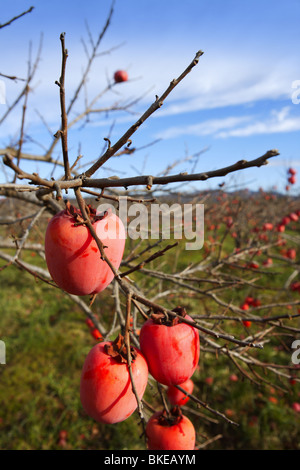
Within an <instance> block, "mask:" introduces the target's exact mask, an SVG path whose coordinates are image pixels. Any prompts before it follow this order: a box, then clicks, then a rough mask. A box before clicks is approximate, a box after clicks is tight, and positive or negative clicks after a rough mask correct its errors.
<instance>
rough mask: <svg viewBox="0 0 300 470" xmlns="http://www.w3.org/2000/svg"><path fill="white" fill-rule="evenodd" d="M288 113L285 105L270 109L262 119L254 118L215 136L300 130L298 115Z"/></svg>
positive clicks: (242, 135) (238, 135)
mask: <svg viewBox="0 0 300 470" xmlns="http://www.w3.org/2000/svg"><path fill="white" fill-rule="evenodd" d="M289 113H290V107H288V106H286V107H284V108H283V109H282V110H280V111H278V112H277V111H272V112H271V115H270V116H269V117H268V118H267V119H265V120H263V121H262V120H256V121H254V122H253V123H251V124H249V125H246V126H244V127H243V126H242V127H238V128H236V129H230V130H226V131H222V132H219V133H217V134H216V137H221V138H224V137H249V136H252V135H259V134H275V133H276V134H277V133H281V132H294V131H300V117H299V116H294V117H292V116H289Z"/></svg>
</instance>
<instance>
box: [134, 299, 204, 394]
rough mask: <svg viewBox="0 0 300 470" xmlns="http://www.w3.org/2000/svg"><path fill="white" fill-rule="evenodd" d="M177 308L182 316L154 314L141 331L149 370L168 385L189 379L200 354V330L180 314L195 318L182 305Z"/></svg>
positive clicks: (188, 318) (159, 380) (175, 310)
mask: <svg viewBox="0 0 300 470" xmlns="http://www.w3.org/2000/svg"><path fill="white" fill-rule="evenodd" d="M173 311H174V312H175V313H177V314H178V317H177V318H173V319H171V320H166V319H165V317H164V315H163V314H161V313H158V314H152V316H151V318H149V319H148V320H147V321H146V322H145V323H144V324H143V326H142V328H141V332H140V347H141V351H142V353H143V355H144V356H145V359H146V361H147V363H148V367H149V372H150V374H151V375H152V376H153V377H154V379H155V380H157V381H158V382H160V383H161V384H164V385H179V384H182V383H183V382H185V381H186V380H188V379H189V378H190V377H191V376H192V375H193V373H194V372H195V370H196V367H197V365H198V361H199V357H200V340H199V334H198V331H197V329H196V328H194V327H193V326H191V325H188V324H186V323H183V322H182V321H181V320H180V316H182V318H184V319H186V320H190V321H192V322H193V319H192V318H191V317H190V316H189V315H187V314H186V311H185V310H184V309H183V308H181V307H177V308H175V309H174V310H173Z"/></svg>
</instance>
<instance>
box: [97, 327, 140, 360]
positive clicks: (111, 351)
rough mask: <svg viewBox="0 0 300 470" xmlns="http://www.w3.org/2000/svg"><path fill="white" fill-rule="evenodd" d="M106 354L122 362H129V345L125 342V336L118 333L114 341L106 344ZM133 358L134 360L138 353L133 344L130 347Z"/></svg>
mask: <svg viewBox="0 0 300 470" xmlns="http://www.w3.org/2000/svg"><path fill="white" fill-rule="evenodd" d="M104 350H105V352H106V354H108V355H109V356H110V357H113V358H114V359H115V360H116V361H118V362H119V363H120V364H127V362H128V360H127V346H126V344H125V340H124V336H122V335H121V334H118V336H117V337H116V339H115V340H114V341H111V342H110V343H109V344H106V345H105V346H104ZM130 354H131V360H132V361H134V360H135V358H136V356H137V353H136V350H135V349H134V348H133V347H132V346H131V347H130Z"/></svg>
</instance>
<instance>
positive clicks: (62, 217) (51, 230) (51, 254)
mask: <svg viewBox="0 0 300 470" xmlns="http://www.w3.org/2000/svg"><path fill="white" fill-rule="evenodd" d="M90 211H91V215H90V218H91V221H92V223H93V226H94V229H95V231H96V233H97V235H98V237H99V238H100V240H101V241H102V242H103V244H104V245H105V246H106V247H107V248H105V254H106V256H107V257H108V259H109V260H110V262H111V263H112V264H113V266H114V267H115V268H118V267H119V266H120V263H121V261H122V257H123V252H124V246H125V229H124V226H123V223H122V221H121V220H120V219H119V218H118V216H117V215H115V214H113V213H111V214H107V213H106V214H103V215H99V214H97V213H96V211H95V210H92V209H90ZM81 221H82V218H81V213H80V211H79V210H78V209H76V208H75V207H73V206H71V205H70V204H69V205H68V206H67V207H66V209H65V210H63V211H61V212H59V213H58V214H56V215H55V216H54V217H53V218H52V219H51V220H50V222H49V224H48V227H47V231H46V237H45V256H46V262H47V266H48V269H49V272H50V274H51V277H52V279H53V280H54V281H55V282H56V284H57V285H58V286H59V287H60V288H61V289H63V290H65V291H66V292H69V293H70V294H76V295H91V294H96V293H98V292H101V291H103V290H104V289H105V288H106V287H107V286H108V285H109V284H110V283H111V281H112V280H113V277H114V274H113V272H112V270H111V269H110V267H109V265H108V264H107V263H106V261H103V260H102V259H101V255H100V251H99V248H98V246H97V243H96V241H95V239H94V238H93V237H92V235H91V233H90V231H89V229H88V228H87V227H86V226H85V225H83V224H82V223H81ZM78 224H79V225H78Z"/></svg>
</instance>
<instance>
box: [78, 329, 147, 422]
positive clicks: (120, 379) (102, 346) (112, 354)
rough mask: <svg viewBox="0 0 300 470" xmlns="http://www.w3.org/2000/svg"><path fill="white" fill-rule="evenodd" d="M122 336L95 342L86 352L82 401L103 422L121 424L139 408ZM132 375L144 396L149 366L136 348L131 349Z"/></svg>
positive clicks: (86, 409) (87, 410)
mask: <svg viewBox="0 0 300 470" xmlns="http://www.w3.org/2000/svg"><path fill="white" fill-rule="evenodd" d="M122 340H123V338H122V337H121V336H119V337H118V338H117V339H116V340H115V341H114V342H112V341H106V342H103V343H98V344H96V345H95V346H94V347H93V348H92V349H91V350H90V352H89V354H88V355H87V357H86V359H85V362H84V365H83V369H82V374H81V381H80V400H81V403H82V406H83V408H84V410H85V411H86V413H87V414H88V415H89V416H90V417H91V418H94V419H95V420H96V421H98V422H101V423H118V422H120V421H124V420H125V419H127V418H128V417H129V416H130V415H131V414H132V413H133V412H134V410H135V409H136V407H137V401H136V397H135V395H134V393H133V391H132V385H131V380H130V375H129V370H128V365H127V361H126V348H125V347H123V349H122V351H123V353H124V354H125V356H122V355H121V354H120V353H119V350H121V345H122ZM131 354H132V364H131V367H132V374H133V380H134V384H135V387H136V391H137V394H138V396H139V398H140V399H141V398H142V396H143V394H144V391H145V389H146V386H147V380H148V367H147V363H146V361H145V358H144V357H143V355H142V354H141V352H140V351H139V350H138V349H137V348H133V347H132V348H131Z"/></svg>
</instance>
